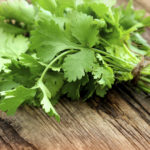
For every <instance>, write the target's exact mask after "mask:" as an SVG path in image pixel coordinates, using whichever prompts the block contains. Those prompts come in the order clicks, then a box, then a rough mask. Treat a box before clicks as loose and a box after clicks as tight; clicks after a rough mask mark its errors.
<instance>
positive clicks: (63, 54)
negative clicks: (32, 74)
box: [39, 50, 76, 81]
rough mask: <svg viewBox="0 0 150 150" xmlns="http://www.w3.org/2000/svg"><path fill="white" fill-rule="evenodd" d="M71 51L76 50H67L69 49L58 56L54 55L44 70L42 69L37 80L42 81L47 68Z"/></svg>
mask: <svg viewBox="0 0 150 150" xmlns="http://www.w3.org/2000/svg"><path fill="white" fill-rule="evenodd" d="M73 52H76V51H75V50H69V51H65V52H64V53H62V54H60V55H59V56H57V57H55V58H54V59H53V60H52V61H51V62H50V63H49V64H48V65H47V67H46V68H45V70H44V71H43V73H42V75H41V77H40V79H39V81H42V80H43V78H44V76H45V75H46V73H47V71H48V70H49V68H50V67H51V66H52V65H53V64H54V63H55V62H57V61H58V60H59V59H60V58H61V57H63V56H65V55H67V54H69V53H73Z"/></svg>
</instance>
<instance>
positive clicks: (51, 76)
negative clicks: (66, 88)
mask: <svg viewBox="0 0 150 150" xmlns="http://www.w3.org/2000/svg"><path fill="white" fill-rule="evenodd" d="M44 82H45V85H46V87H47V88H48V90H49V91H50V93H51V97H55V96H56V95H57V93H58V92H59V91H60V89H61V88H62V86H63V83H64V76H63V74H62V73H58V72H50V73H47V75H46V76H45V78H44Z"/></svg>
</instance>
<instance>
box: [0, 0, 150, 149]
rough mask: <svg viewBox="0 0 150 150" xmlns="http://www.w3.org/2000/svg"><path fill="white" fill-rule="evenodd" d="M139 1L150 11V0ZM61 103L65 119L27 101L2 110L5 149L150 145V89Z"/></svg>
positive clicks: (0, 137)
mask: <svg viewBox="0 0 150 150" xmlns="http://www.w3.org/2000/svg"><path fill="white" fill-rule="evenodd" d="M122 1H123V0H122ZM124 2H126V1H125V0H124ZM118 3H121V0H120V1H119V2H118ZM135 6H136V7H137V8H141V7H142V8H145V9H146V10H147V12H148V13H149V11H150V3H149V0H142V1H141V0H135ZM148 33H149V34H148ZM145 36H146V37H147V39H148V38H149V37H150V31H149V30H148V31H147V34H146V35H145ZM56 109H57V111H58V112H59V114H60V115H61V122H60V123H57V122H56V121H55V120H54V119H53V118H49V117H48V116H47V115H46V114H45V113H44V112H43V111H42V110H41V109H36V108H32V107H27V106H26V107H24V108H21V109H19V110H18V111H17V113H16V116H13V117H7V116H6V115H5V114H4V113H0V150H150V97H149V96H148V95H145V94H143V93H136V92H134V90H133V89H131V88H128V87H125V86H120V87H118V88H114V89H113V90H111V91H110V93H109V94H108V96H107V97H106V98H105V99H103V100H102V99H98V98H95V100H91V101H89V102H87V103H82V102H80V101H78V102H70V101H68V100H66V99H62V100H61V102H60V103H59V104H58V105H57V106H56Z"/></svg>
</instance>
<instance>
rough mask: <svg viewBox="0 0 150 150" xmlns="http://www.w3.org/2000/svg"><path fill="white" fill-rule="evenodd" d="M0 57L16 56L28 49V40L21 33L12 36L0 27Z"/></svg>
mask: <svg viewBox="0 0 150 150" xmlns="http://www.w3.org/2000/svg"><path fill="white" fill-rule="evenodd" d="M0 42H1V45H0V57H7V58H14V59H16V58H18V57H19V56H20V55H21V54H22V53H25V52H26V51H27V50H28V45H29V41H28V38H25V37H24V36H22V35H18V36H16V37H15V36H14V35H13V34H9V33H5V32H3V30H2V29H0Z"/></svg>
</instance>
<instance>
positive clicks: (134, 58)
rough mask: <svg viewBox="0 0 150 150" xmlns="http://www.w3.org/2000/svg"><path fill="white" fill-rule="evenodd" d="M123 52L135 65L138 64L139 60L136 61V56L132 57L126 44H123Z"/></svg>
mask: <svg viewBox="0 0 150 150" xmlns="http://www.w3.org/2000/svg"><path fill="white" fill-rule="evenodd" d="M123 47H124V50H125V51H126V53H127V54H128V55H129V56H130V57H131V58H132V59H133V60H134V62H135V63H138V62H139V60H138V59H137V57H136V56H134V55H133V53H132V52H131V51H130V50H129V49H128V47H127V46H126V44H123Z"/></svg>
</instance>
